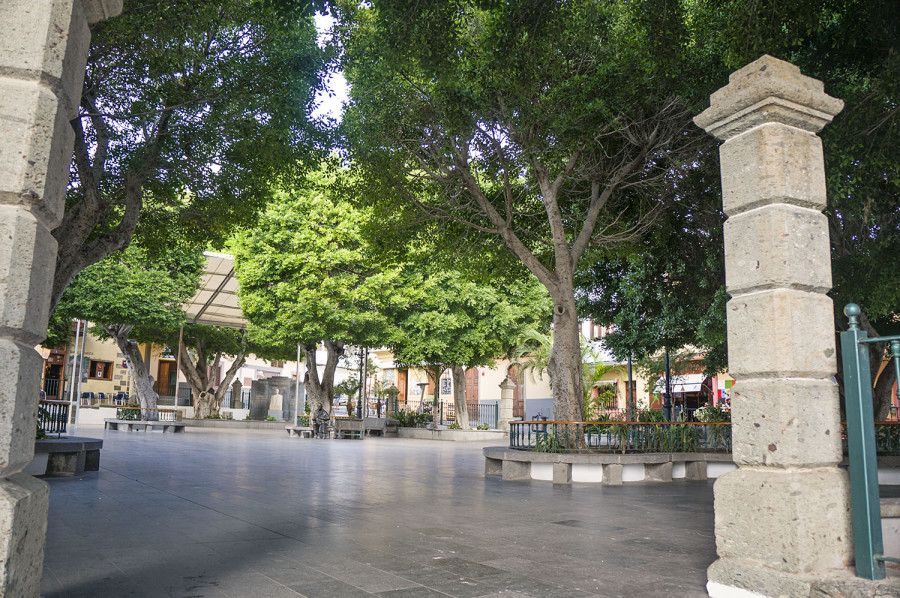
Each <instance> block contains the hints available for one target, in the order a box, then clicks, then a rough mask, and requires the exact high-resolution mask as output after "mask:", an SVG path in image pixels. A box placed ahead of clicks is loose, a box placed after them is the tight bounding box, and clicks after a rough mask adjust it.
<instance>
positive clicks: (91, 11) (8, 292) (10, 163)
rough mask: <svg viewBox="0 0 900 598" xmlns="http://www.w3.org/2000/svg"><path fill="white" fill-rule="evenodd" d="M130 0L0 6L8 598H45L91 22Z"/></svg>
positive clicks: (2, 441)
mask: <svg viewBox="0 0 900 598" xmlns="http://www.w3.org/2000/svg"><path fill="white" fill-rule="evenodd" d="M121 8H122V2H121V0H79V1H76V0H3V2H0V22H2V23H3V27H2V28H0V272H2V275H0V364H2V366H0V372H2V379H3V384H2V385H0V413H2V414H3V417H2V418H0V595H3V596H37V595H38V591H39V588H40V582H41V570H42V561H43V555H44V536H45V532H46V529H47V504H48V498H49V491H48V488H47V485H46V484H44V483H43V482H41V481H39V480H36V479H35V478H32V477H31V476H28V475H24V474H22V473H20V472H21V471H22V469H23V468H24V467H25V465H27V464H28V463H29V461H31V458H32V456H33V455H34V430H35V421H36V417H37V404H38V390H39V382H40V377H41V365H42V362H41V356H40V355H39V354H38V353H37V352H36V351H35V350H34V347H35V345H36V344H37V343H39V342H40V341H42V340H43V339H44V337H45V336H46V334H47V317H48V315H49V314H48V312H49V309H50V289H51V286H52V282H53V272H54V268H55V264H56V241H55V240H54V239H53V237H52V236H51V235H50V231H51V230H53V228H55V227H56V226H57V225H58V224H59V223H60V221H61V219H62V214H63V208H64V204H63V197H64V193H65V189H66V184H67V181H68V167H69V162H70V161H71V159H72V146H73V143H74V133H73V131H72V127H71V126H70V125H69V120H70V119H72V118H73V117H74V116H75V115H76V113H77V108H78V104H79V101H80V97H81V86H82V83H83V78H84V64H85V60H86V58H87V51H88V46H89V42H90V31H89V30H88V23H90V22H94V21H98V20H101V19H104V18H106V17H109V16H112V15H114V14H117V13H118V12H119V11H120V10H121Z"/></svg>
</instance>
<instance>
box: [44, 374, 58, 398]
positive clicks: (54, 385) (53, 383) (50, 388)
mask: <svg viewBox="0 0 900 598" xmlns="http://www.w3.org/2000/svg"><path fill="white" fill-rule="evenodd" d="M42 390H43V391H44V393H46V396H48V397H58V396H60V395H59V378H44V388H43V389H42Z"/></svg>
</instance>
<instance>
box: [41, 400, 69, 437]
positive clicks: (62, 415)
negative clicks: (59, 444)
mask: <svg viewBox="0 0 900 598" xmlns="http://www.w3.org/2000/svg"><path fill="white" fill-rule="evenodd" d="M68 423H69V402H68V401H41V402H40V404H39V406H38V427H39V428H40V429H41V431H42V432H43V433H44V434H56V435H60V434H65V433H66V426H67V425H68Z"/></svg>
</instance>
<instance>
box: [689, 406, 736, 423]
mask: <svg viewBox="0 0 900 598" xmlns="http://www.w3.org/2000/svg"><path fill="white" fill-rule="evenodd" d="M694 416H695V417H696V418H697V419H698V420H700V421H702V422H730V421H731V412H730V411H726V410H725V409H722V408H721V407H720V406H718V405H710V404H709V403H704V404H703V407H701V408H700V409H697V410H696V411H695V412H694Z"/></svg>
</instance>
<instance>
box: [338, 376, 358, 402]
mask: <svg viewBox="0 0 900 598" xmlns="http://www.w3.org/2000/svg"><path fill="white" fill-rule="evenodd" d="M334 394H335V396H337V395H344V396H347V397H350V398H353V397H355V396H358V395H359V379H358V378H356V377H353V378H345V379H343V380H342V381H341V382H340V383H338V384H336V385H335V387H334Z"/></svg>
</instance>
